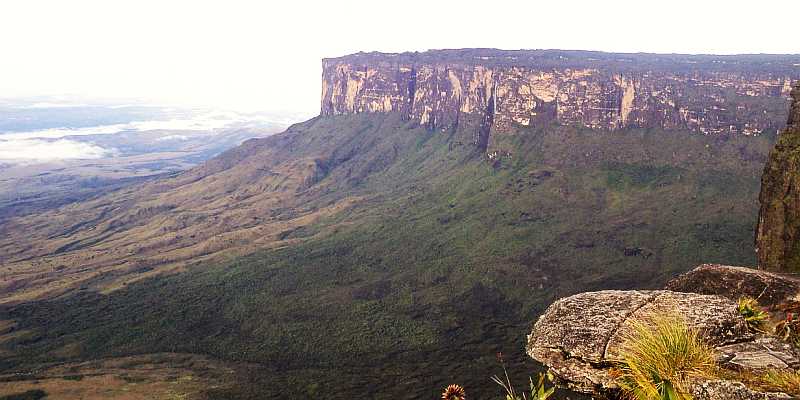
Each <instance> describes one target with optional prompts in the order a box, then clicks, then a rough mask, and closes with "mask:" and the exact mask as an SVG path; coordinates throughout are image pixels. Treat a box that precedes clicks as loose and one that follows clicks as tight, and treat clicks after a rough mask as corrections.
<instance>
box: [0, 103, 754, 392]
mask: <svg viewBox="0 0 800 400" xmlns="http://www.w3.org/2000/svg"><path fill="white" fill-rule="evenodd" d="M473 129H474V128H472V127H471V126H468V125H467V124H462V129H456V130H452V131H448V132H433V133H432V132H428V131H425V130H423V129H420V128H418V127H417V126H416V125H415V124H412V123H406V122H404V121H402V120H401V119H400V118H399V116H397V115H392V114H389V115H378V114H373V115H357V116H345V117H330V118H317V119H314V120H311V121H308V122H306V123H303V124H300V125H297V126H295V127H293V128H292V129H291V130H290V133H288V134H284V135H281V136H284V137H283V138H273V139H271V140H270V141H267V142H260V144H258V145H254V144H252V143H251V144H250V145H249V147H248V146H247V145H246V146H245V147H244V148H243V149H239V150H236V151H234V152H233V153H229V154H227V155H223V157H221V158H220V159H218V160H216V161H213V162H211V163H209V164H207V165H206V166H205V167H203V168H204V169H203V170H202V171H201V172H202V173H203V174H205V176H206V177H205V178H203V179H210V178H208V176H211V177H213V176H220V175H223V176H224V174H225V173H226V171H230V170H232V169H235V168H244V167H242V165H244V164H247V165H249V166H251V167H253V168H256V167H257V166H258V163H255V162H253V161H252V156H253V154H259V152H267V151H268V152H269V153H268V154H271V155H275V157H282V160H283V161H282V162H287V160H312V161H313V168H311V169H310V170H309V169H306V168H304V169H302V171H304V172H303V174H302V176H301V177H297V176H295V180H297V181H298V182H302V183H298V184H297V185H293V186H289V187H288V188H287V186H286V185H284V186H281V185H279V184H276V185H273V186H263V187H260V188H259V190H260V191H261V192H262V193H277V194H280V196H291V199H292V201H291V202H288V203H281V202H274V203H269V205H268V207H267V208H263V209H259V210H261V212H265V213H270V214H269V217H270V218H273V219H277V220H280V219H281V218H284V219H285V220H292V221H295V222H296V223H293V224H290V225H288V226H283V227H280V226H279V225H275V224H272V225H267V227H268V230H267V231H264V232H262V233H261V234H262V235H263V236H265V237H274V240H273V241H272V242H270V243H271V245H269V246H264V247H268V248H266V249H263V250H258V251H255V252H252V253H251V254H249V255H246V256H243V257H239V256H231V257H230V259H229V260H228V261H224V262H220V261H218V260H216V259H215V260H213V261H212V260H209V261H201V262H199V263H197V264H195V265H191V268H186V269H185V270H184V271H183V272H179V273H174V274H171V275H161V276H157V277H154V278H148V279H140V280H137V281H135V282H131V283H129V284H126V285H125V286H124V287H122V288H119V289H117V290H114V291H111V292H109V293H107V294H98V293H96V292H94V291H91V290H84V291H77V292H72V293H68V294H66V295H63V296H60V297H57V298H51V299H47V300H40V301H34V302H28V303H22V304H19V305H6V306H4V307H3V308H2V309H0V320H8V321H14V322H15V323H16V326H17V329H16V331H15V335H13V337H9V338H5V340H4V341H0V345H2V346H3V347H2V348H3V350H4V353H3V354H4V356H3V358H2V360H0V367H2V369H3V370H5V371H10V370H17V369H25V368H33V367H35V366H36V365H39V364H40V363H43V362H52V361H67V360H80V359H93V358H98V357H107V356H117V355H128V354H140V353H154V352H185V353H202V354H207V355H211V356H215V357H218V358H221V359H224V360H228V361H242V362H244V361H247V362H254V363H259V364H261V366H259V367H253V368H252V369H251V370H250V372H248V373H242V375H241V376H240V377H239V379H240V384H239V385H237V387H235V388H233V389H224V391H223V392H220V391H219V390H218V391H215V392H214V391H212V392H210V395H212V397H219V398H287V397H288V398H303V397H304V396H311V397H314V398H342V399H351V398H409V397H419V398H434V396H437V394H438V391H439V390H440V388H441V387H443V386H444V385H445V384H447V383H460V384H462V385H465V386H466V388H467V390H468V392H470V394H471V396H470V397H472V398H487V396H490V395H494V394H497V393H499V392H498V390H497V388H495V387H493V386H492V385H493V384H492V383H491V382H490V381H489V376H490V375H492V374H495V373H498V372H499V371H500V370H499V365H498V364H497V362H496V360H495V357H496V353H497V352H500V351H502V352H503V353H504V354H505V356H506V358H508V359H509V362H510V364H511V365H510V368H511V370H512V371H514V372H515V374H516V378H517V379H518V382H519V384H520V385H522V384H524V383H525V382H526V381H524V380H523V379H526V378H525V377H526V376H527V374H528V373H530V372H531V371H533V370H534V369H535V368H536V366H535V365H533V363H532V362H530V361H528V360H527V359H526V357H525V355H524V353H523V343H524V337H525V334H527V331H528V328H529V325H530V323H531V322H532V321H533V320H534V319H535V318H536V316H537V315H538V314H539V313H540V312H541V311H542V310H543V309H544V308H545V307H546V306H547V305H548V304H549V303H550V302H552V301H553V300H554V299H555V298H557V297H560V296H564V295H568V294H571V293H575V292H578V291H585V290H595V289H607V288H634V287H636V288H647V287H656V286H658V285H661V284H663V283H664V282H665V281H666V280H667V279H669V278H670V277H672V276H674V275H676V274H678V273H680V272H683V271H686V270H688V269H690V268H691V267H692V266H694V265H696V264H698V263H701V262H721V263H730V264H739V265H751V264H753V263H754V258H755V256H754V252H753V250H752V248H753V246H752V241H753V228H754V223H755V219H756V213H757V203H756V196H757V192H758V182H759V181H758V178H759V175H760V172H761V170H762V168H763V163H764V160H765V157H766V154H767V151H768V149H769V146H770V139H769V138H765V137H759V138H747V137H730V138H713V137H705V136H700V135H691V134H683V133H668V132H659V131H630V132H617V133H604V132H595V131H591V130H585V129H580V128H574V127H557V126H551V127H544V128H540V129H533V128H531V129H523V130H520V131H518V132H515V133H514V134H513V135H508V136H504V137H499V138H494V139H493V140H494V141H493V146H494V147H496V148H499V149H504V150H507V151H509V152H510V155H506V156H503V157H501V158H500V159H497V160H487V159H486V157H485V156H484V155H482V154H478V153H476V152H475V149H474V147H472V146H471V145H469V144H467V143H468V142H469V138H471V136H472V132H473V131H472V130H473ZM236 152H239V153H242V152H245V153H248V154H247V157H250V158H247V157H244V156H242V155H241V154H239V155H237V153H236ZM278 155H279V156H278ZM243 157H244V158H243ZM242 160H245V161H242ZM248 160H249V161H248ZM259 160H261V161H260V162H262V163H265V164H270V165H274V164H275V163H277V162H278V161H276V160H274V159H269V160H267V157H263V156H262V157H261V158H259ZM253 171H255V169H254V170H253ZM201 172H198V171H193V172H190V173H189V174H190V175H191V174H200V173H201ZM254 174H255V172H254ZM251 178H252V177H251ZM301 178H302V179H301ZM181 179H186V180H187V181H189V179H188V178H181ZM253 179H255V178H253ZM211 181H213V182H215V180H214V179H211ZM170 187H171V188H172V187H175V186H170ZM237 190H243V188H238V189H237ZM277 194H276V196H277ZM197 195H198V196H200V195H202V194H201V193H198V194H197ZM233 197H234V196H231V199H230V200H229V201H228V202H227V203H226V204H225V206H226V207H229V208H234V209H235V208H237V206H238V204H239V203H238V202H237V200H236V199H233ZM281 198H283V197H281ZM343 204H346V205H343ZM250 210H251V211H250V212H251V214H248V215H243V216H241V218H245V217H247V218H252V219H258V218H260V217H267V215H259V214H252V210H255V208H252V209H250ZM319 210H328V211H326V212H324V213H319V212H317V211H319ZM308 213H311V214H314V215H316V216H317V218H314V219H308V220H307V221H308V223H301V222H297V221H299V220H298V219H297V215H298V214H308ZM276 229H277V230H276ZM276 243H277V245H276ZM314 394H316V395H314ZM312 395H313V396H312Z"/></svg>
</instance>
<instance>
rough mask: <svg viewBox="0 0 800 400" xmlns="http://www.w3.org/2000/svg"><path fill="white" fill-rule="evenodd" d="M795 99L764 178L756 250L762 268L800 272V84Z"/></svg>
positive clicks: (760, 196) (794, 91)
mask: <svg viewBox="0 0 800 400" xmlns="http://www.w3.org/2000/svg"><path fill="white" fill-rule="evenodd" d="M792 98H793V102H792V107H791V111H790V112H789V120H788V122H787V127H786V129H785V130H784V131H783V132H782V133H781V135H780V138H779V139H778V143H776V144H775V148H774V149H773V150H772V152H770V155H769V160H768V161H767V165H766V167H765V168H764V174H763V175H762V177H761V194H760V195H759V202H760V203H761V210H760V212H759V217H758V228H757V229H756V248H757V249H758V264H759V266H760V267H761V268H763V269H768V270H778V271H791V272H800V243H798V239H800V84H799V85H798V86H797V87H795V88H794V90H792Z"/></svg>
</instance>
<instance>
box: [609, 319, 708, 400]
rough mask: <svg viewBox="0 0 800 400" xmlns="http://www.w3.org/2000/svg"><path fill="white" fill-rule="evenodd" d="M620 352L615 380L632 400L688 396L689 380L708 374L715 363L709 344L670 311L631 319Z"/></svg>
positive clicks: (682, 399)
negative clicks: (645, 318) (647, 317)
mask: <svg viewBox="0 0 800 400" xmlns="http://www.w3.org/2000/svg"><path fill="white" fill-rule="evenodd" d="M622 356H623V360H624V362H623V363H622V364H621V365H620V376H619V378H618V383H619V385H620V387H621V388H622V390H623V393H624V396H625V397H626V398H628V399H635V400H664V399H670V400H690V399H691V395H690V394H689V382H690V381H691V380H693V379H696V378H700V377H709V376H712V375H713V373H714V370H715V365H716V361H715V357H714V352H713V349H712V348H711V346H709V345H708V344H706V343H704V342H703V340H702V339H701V338H700V337H699V335H698V332H697V331H696V330H695V329H691V328H689V327H688V326H687V325H686V322H685V321H684V320H683V319H682V318H681V317H679V316H674V315H655V316H652V317H651V318H649V319H648V320H647V321H635V322H633V329H632V333H631V334H629V335H628V336H627V337H626V338H625V340H624V342H623V345H622Z"/></svg>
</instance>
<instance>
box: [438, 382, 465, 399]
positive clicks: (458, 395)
mask: <svg viewBox="0 0 800 400" xmlns="http://www.w3.org/2000/svg"><path fill="white" fill-rule="evenodd" d="M464 399H466V396H465V395H464V388H463V387H461V386H459V385H450V386H448V387H447V389H445V390H444V392H442V400H464Z"/></svg>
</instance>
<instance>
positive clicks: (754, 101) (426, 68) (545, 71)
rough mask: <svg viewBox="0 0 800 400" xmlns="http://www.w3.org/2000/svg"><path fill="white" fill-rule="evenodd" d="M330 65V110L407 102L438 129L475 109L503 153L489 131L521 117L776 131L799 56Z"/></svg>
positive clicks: (482, 140)
mask: <svg viewBox="0 0 800 400" xmlns="http://www.w3.org/2000/svg"><path fill="white" fill-rule="evenodd" d="M322 69H323V73H322V76H323V85H322V98H321V102H320V109H321V114H322V115H341V114H352V113H361V112H391V111H399V112H401V113H403V114H404V115H406V116H407V118H409V119H412V120H415V121H418V122H419V123H420V124H421V125H424V126H426V127H428V128H429V129H432V130H435V129H446V128H447V127H449V126H453V125H457V124H458V123H459V122H463V121H461V120H463V119H465V118H472V119H474V120H477V121H482V122H481V126H480V127H479V129H478V131H477V132H475V133H474V136H473V139H472V141H473V143H475V144H477V145H479V147H481V148H483V149H484V150H490V151H499V152H501V153H503V152H508V150H509V149H492V147H495V146H493V143H494V140H491V139H492V138H493V137H494V136H496V135H503V134H506V133H508V132H511V131H513V129H511V128H512V126H513V125H523V126H528V125H547V124H549V123H552V122H556V123H559V124H566V125H571V124H577V125H583V126H588V127H591V128H594V129H605V130H616V129H622V128H662V129H671V130H690V131H694V132H699V133H704V134H745V135H753V134H761V133H764V132H767V131H770V132H774V131H776V130H777V129H778V128H780V127H781V126H782V124H783V115H784V113H785V107H786V104H787V100H788V95H789V92H790V90H791V82H792V81H793V80H795V79H800V56H797V55H749V56H747V55H742V56H713V55H698V56H692V55H660V54H643V53H640V54H615V53H602V52H583V51H562V50H517V51H505V50H495V49H461V50H430V51H426V52H422V53H376V52H373V53H356V54H352V55H348V56H343V57H338V58H328V59H324V60H323V62H322ZM490 132H491V134H490Z"/></svg>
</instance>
